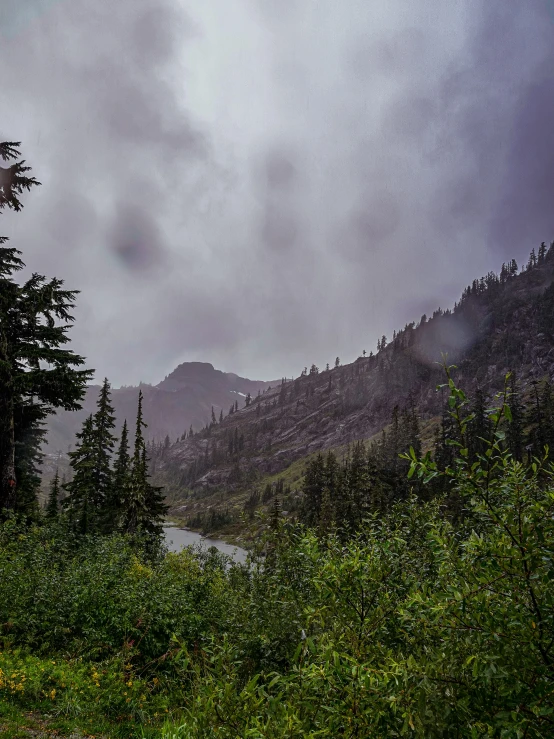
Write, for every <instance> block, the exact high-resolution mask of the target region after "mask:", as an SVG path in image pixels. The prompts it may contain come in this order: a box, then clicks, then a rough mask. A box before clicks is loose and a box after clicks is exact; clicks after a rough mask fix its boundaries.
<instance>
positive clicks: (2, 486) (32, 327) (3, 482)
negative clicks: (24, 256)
mask: <svg viewBox="0 0 554 739" xmlns="http://www.w3.org/2000/svg"><path fill="white" fill-rule="evenodd" d="M0 157H1V158H2V159H3V160H5V161H6V160H10V159H17V158H18V157H19V144H18V143H15V142H3V143H0ZM23 165H24V162H16V163H15V164H13V165H11V166H10V167H9V168H7V169H5V168H2V167H0V188H1V190H0V210H2V208H4V207H9V208H12V209H13V210H16V211H19V210H21V208H22V203H21V202H20V200H19V197H18V196H19V195H20V194H21V193H22V192H23V191H24V190H30V189H31V187H32V186H35V185H38V184H40V183H39V182H37V181H36V180H35V179H34V178H33V177H28V176H27V175H26V174H25V172H27V171H28V170H29V167H25V166H23ZM6 241H7V239H5V238H4V237H0V511H2V510H8V511H16V512H18V513H20V514H22V515H24V516H26V517H27V518H29V519H32V518H36V516H37V514H38V506H37V501H36V491H37V488H38V485H39V482H40V480H39V477H38V473H37V465H38V462H39V461H40V443H41V441H42V437H43V434H44V431H43V429H42V423H43V421H44V420H45V418H46V417H47V416H48V415H49V414H50V413H52V412H53V411H54V410H55V409H56V408H64V409H66V410H75V409H78V408H79V407H80V406H79V401H80V399H81V398H82V395H83V392H84V388H85V384H86V382H87V380H88V379H89V378H90V375H91V373H90V372H89V371H87V370H82V369H79V367H81V366H82V365H83V364H84V359H83V358H82V357H80V356H78V355H77V354H74V353H73V352H72V351H71V350H69V349H67V348H66V346H65V345H66V344H67V343H68V342H69V337H68V336H67V332H68V330H69V328H70V326H71V323H72V321H73V316H72V309H73V308H74V301H75V296H76V294H77V293H76V292H75V291H70V290H65V289H64V287H63V281H62V280H59V279H57V278H52V279H47V278H46V277H44V276H43V275H39V274H36V273H33V274H32V275H31V277H30V278H29V279H28V280H27V281H26V282H24V283H23V284H19V283H17V282H15V280H14V279H13V275H14V274H15V273H16V272H18V271H19V270H21V269H22V268H23V267H24V264H23V262H22V260H21V259H20V252H19V251H18V250H17V249H13V248H9V247H6V246H4V244H5V243H6Z"/></svg>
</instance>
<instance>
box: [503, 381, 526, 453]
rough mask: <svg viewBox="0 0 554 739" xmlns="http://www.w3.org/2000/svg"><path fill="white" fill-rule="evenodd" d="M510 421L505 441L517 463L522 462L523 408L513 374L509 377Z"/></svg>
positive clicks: (517, 384)
mask: <svg viewBox="0 0 554 739" xmlns="http://www.w3.org/2000/svg"><path fill="white" fill-rule="evenodd" d="M508 405H509V406H510V415H511V419H510V421H509V424H508V430H507V433H506V439H507V442H508V448H509V450H510V452H511V454H512V456H513V458H514V459H515V460H516V461H517V462H522V461H523V446H524V445H523V423H524V416H525V412H524V408H523V404H522V402H521V393H520V389H519V383H518V381H517V376H516V373H515V372H512V375H511V377H510V397H509V403H508Z"/></svg>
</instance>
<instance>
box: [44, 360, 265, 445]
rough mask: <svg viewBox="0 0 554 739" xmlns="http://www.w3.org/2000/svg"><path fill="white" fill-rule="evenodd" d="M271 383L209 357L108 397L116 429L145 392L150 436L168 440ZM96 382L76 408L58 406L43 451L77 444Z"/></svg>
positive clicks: (90, 409) (95, 393)
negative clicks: (222, 367) (223, 367)
mask: <svg viewBox="0 0 554 739" xmlns="http://www.w3.org/2000/svg"><path fill="white" fill-rule="evenodd" d="M272 384H273V385H275V384H276V383H275V382H273V383H271V382H265V381H256V380H249V379H247V378H244V377H239V376H238V375H235V374H233V373H227V372H222V371H221V370H217V369H215V368H214V367H213V365H212V364H210V363H208V362H184V363H183V364H180V365H179V366H178V367H176V369H175V370H173V372H171V373H170V374H169V375H167V376H166V377H165V378H164V379H163V380H162V381H161V382H159V383H158V384H157V385H147V384H141V385H139V386H123V387H120V388H113V389H112V401H113V406H114V410H115V415H116V419H117V426H116V431H117V432H118V433H119V431H120V430H121V427H122V425H123V422H124V420H125V419H127V422H128V424H129V425H130V426H132V424H133V422H134V418H135V416H136V412H137V402H138V394H139V390H142V393H143V396H144V403H143V410H144V419H145V421H146V423H147V424H148V427H147V428H146V430H145V437H146V439H148V440H156V441H160V440H164V439H165V437H166V436H167V435H169V437H170V439H171V440H172V441H175V439H176V438H178V437H180V436H182V434H183V433H184V432H185V431H187V432H188V431H189V429H190V427H191V426H192V427H193V429H194V430H199V429H201V428H203V426H204V425H205V424H206V423H209V421H210V419H211V412H212V407H213V409H214V413H216V415H217V417H219V415H220V412H221V411H223V412H224V414H227V412H228V411H229V408H230V407H231V405H233V404H234V403H236V401H238V402H239V406H242V405H244V398H245V397H246V395H247V394H248V393H250V394H251V395H253V396H254V395H257V393H258V391H263V390H265V389H266V388H268V387H270V386H271V385H272ZM99 391H100V386H99V385H91V386H89V387H88V389H87V392H86V395H85V398H84V400H83V403H82V409H81V410H80V411H75V412H70V411H59V412H58V413H56V414H55V415H54V416H52V417H51V418H50V419H49V421H48V426H47V428H48V435H47V440H46V444H45V447H44V451H45V452H46V453H47V454H56V453H59V452H61V453H62V454H65V453H66V452H67V451H68V448H69V447H70V446H72V445H73V444H74V443H75V434H76V433H77V432H78V431H79V430H80V429H81V426H82V424H83V421H84V420H85V418H87V416H89V415H90V414H91V413H94V412H95V411H96V401H97V399H98V393H99Z"/></svg>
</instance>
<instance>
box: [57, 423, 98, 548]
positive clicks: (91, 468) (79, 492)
mask: <svg viewBox="0 0 554 739" xmlns="http://www.w3.org/2000/svg"><path fill="white" fill-rule="evenodd" d="M69 460H70V461H69V464H70V466H71V469H72V470H73V479H72V480H71V482H68V483H66V485H65V490H66V492H67V497H66V498H65V499H64V501H63V507H64V508H65V510H66V511H67V516H68V520H69V522H70V524H71V526H72V528H73V529H74V530H75V531H76V532H77V533H79V534H82V535H83V536H84V535H86V534H90V533H92V532H93V531H95V530H96V528H97V526H98V510H97V509H96V508H95V499H96V495H95V492H96V470H95V460H96V439H95V434H94V421H93V416H92V414H91V415H90V416H89V417H88V418H87V419H86V420H85V422H84V423H83V428H82V429H81V431H80V433H78V434H77V446H76V448H75V449H74V451H72V452H69Z"/></svg>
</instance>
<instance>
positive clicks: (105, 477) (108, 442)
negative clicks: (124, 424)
mask: <svg viewBox="0 0 554 739" xmlns="http://www.w3.org/2000/svg"><path fill="white" fill-rule="evenodd" d="M97 408H98V410H97V411H96V413H95V415H94V417H93V428H94V440H95V460H94V482H95V496H94V501H93V503H94V507H95V508H96V510H97V511H98V513H99V515H101V514H102V513H103V511H104V508H105V507H106V505H107V502H108V498H109V497H110V493H111V491H112V470H111V461H112V454H113V448H114V444H115V436H114V435H113V434H112V430H113V429H114V428H115V416H114V410H113V407H112V405H111V401H110V383H109V382H108V379H107V378H105V379H104V383H103V385H102V389H101V390H100V396H99V398H98V402H97Z"/></svg>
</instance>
